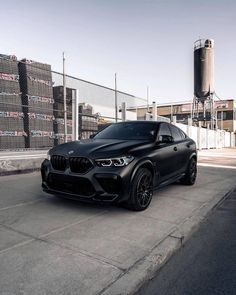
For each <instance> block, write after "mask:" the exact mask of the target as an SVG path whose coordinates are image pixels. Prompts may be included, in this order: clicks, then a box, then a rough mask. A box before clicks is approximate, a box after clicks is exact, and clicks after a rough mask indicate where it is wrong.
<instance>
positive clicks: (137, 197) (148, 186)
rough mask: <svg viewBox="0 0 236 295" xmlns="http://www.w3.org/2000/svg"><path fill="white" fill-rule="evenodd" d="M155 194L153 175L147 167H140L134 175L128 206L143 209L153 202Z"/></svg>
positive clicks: (132, 208)
mask: <svg viewBox="0 0 236 295" xmlns="http://www.w3.org/2000/svg"><path fill="white" fill-rule="evenodd" d="M152 195H153V175H152V173H151V172H150V171H149V170H148V169H146V168H140V169H139V170H138V171H137V173H136V174H135V176H134V180H133V183H132V190H131V193H130V202H129V204H128V208H129V209H131V210H133V211H143V210H145V209H146V208H147V207H148V206H149V205H150V203H151V200H152Z"/></svg>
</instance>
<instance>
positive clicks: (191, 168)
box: [180, 158, 197, 185]
mask: <svg viewBox="0 0 236 295" xmlns="http://www.w3.org/2000/svg"><path fill="white" fill-rule="evenodd" d="M196 178H197V161H196V159H194V158H192V159H190V161H189V163H188V167H187V170H186V172H185V175H184V177H183V178H181V179H180V182H181V183H183V184H186V185H193V184H194V183H195V181H196Z"/></svg>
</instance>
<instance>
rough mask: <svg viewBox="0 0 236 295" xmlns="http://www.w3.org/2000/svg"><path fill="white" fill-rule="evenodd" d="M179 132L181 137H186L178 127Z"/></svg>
mask: <svg viewBox="0 0 236 295" xmlns="http://www.w3.org/2000/svg"><path fill="white" fill-rule="evenodd" d="M179 133H180V136H181V138H182V139H184V138H186V134H185V133H184V132H183V131H182V130H181V129H179Z"/></svg>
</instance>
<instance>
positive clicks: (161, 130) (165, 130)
mask: <svg viewBox="0 0 236 295" xmlns="http://www.w3.org/2000/svg"><path fill="white" fill-rule="evenodd" d="M158 135H161V136H162V135H169V136H171V132H170V128H169V126H168V125H167V124H165V123H161V125H160V127H159V131H158Z"/></svg>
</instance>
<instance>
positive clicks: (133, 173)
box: [130, 160, 155, 182]
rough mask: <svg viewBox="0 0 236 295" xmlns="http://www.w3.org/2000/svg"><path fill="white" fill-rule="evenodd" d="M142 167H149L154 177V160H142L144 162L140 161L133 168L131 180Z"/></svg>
mask: <svg viewBox="0 0 236 295" xmlns="http://www.w3.org/2000/svg"><path fill="white" fill-rule="evenodd" d="M140 168H146V169H148V170H149V171H150V172H151V173H152V176H153V177H154V174H155V169H154V167H153V164H152V162H151V161H150V160H145V161H142V162H140V163H138V164H137V165H136V166H135V168H134V169H133V171H132V174H131V179H130V182H132V181H133V179H134V176H135V174H136V173H137V171H138V170H139V169H140Z"/></svg>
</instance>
